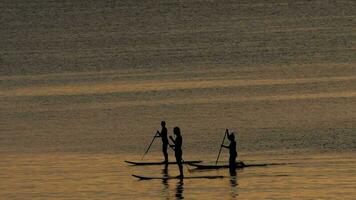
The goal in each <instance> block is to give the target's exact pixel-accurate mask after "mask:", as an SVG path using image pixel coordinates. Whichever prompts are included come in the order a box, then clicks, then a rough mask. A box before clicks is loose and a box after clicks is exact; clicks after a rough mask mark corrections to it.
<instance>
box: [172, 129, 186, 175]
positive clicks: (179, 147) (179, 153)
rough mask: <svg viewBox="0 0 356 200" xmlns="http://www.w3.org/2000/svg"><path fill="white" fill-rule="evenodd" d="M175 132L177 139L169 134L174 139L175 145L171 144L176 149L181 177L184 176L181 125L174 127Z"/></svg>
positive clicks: (175, 153)
mask: <svg viewBox="0 0 356 200" xmlns="http://www.w3.org/2000/svg"><path fill="white" fill-rule="evenodd" d="M173 133H174V135H175V136H176V138H175V139H173V137H172V136H169V139H171V140H172V142H173V145H170V146H171V147H172V148H173V149H174V155H175V157H176V161H177V164H178V168H179V173H180V174H179V176H177V177H179V178H184V175H183V164H182V154H183V152H182V144H183V138H182V135H181V133H180V129H179V127H174V129H173Z"/></svg>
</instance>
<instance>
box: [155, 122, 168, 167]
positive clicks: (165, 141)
mask: <svg viewBox="0 0 356 200" xmlns="http://www.w3.org/2000/svg"><path fill="white" fill-rule="evenodd" d="M161 126H162V129H161V132H159V131H157V133H156V135H155V137H160V138H162V152H163V156H164V162H165V163H168V153H167V148H168V134H167V128H166V122H165V121H162V122H161Z"/></svg>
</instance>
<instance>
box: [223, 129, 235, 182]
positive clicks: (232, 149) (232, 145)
mask: <svg viewBox="0 0 356 200" xmlns="http://www.w3.org/2000/svg"><path fill="white" fill-rule="evenodd" d="M226 134H228V135H227V138H228V139H229V140H230V144H229V146H226V145H221V146H222V147H225V148H227V149H229V153H230V158H229V169H230V174H231V176H235V175H236V158H237V151H236V141H235V134H234V133H231V134H230V135H229V133H226Z"/></svg>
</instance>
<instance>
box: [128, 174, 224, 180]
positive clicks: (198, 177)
mask: <svg viewBox="0 0 356 200" xmlns="http://www.w3.org/2000/svg"><path fill="white" fill-rule="evenodd" d="M132 176H133V177H136V178H138V179H140V180H152V179H160V180H168V179H204V178H205V179H217V178H224V176H185V177H184V178H180V177H177V176H166V177H157V176H156V177H154V176H140V175H135V174H133V175H132Z"/></svg>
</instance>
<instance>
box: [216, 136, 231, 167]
mask: <svg viewBox="0 0 356 200" xmlns="http://www.w3.org/2000/svg"><path fill="white" fill-rule="evenodd" d="M228 132H229V129H226V131H225V135H224V138H223V141H222V143H221V145H220V150H219V154H218V158H217V159H216V162H215V165H218V161H219V157H220V153H221V149H222V145H223V144H224V142H225V137H226V135H227V134H228Z"/></svg>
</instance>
